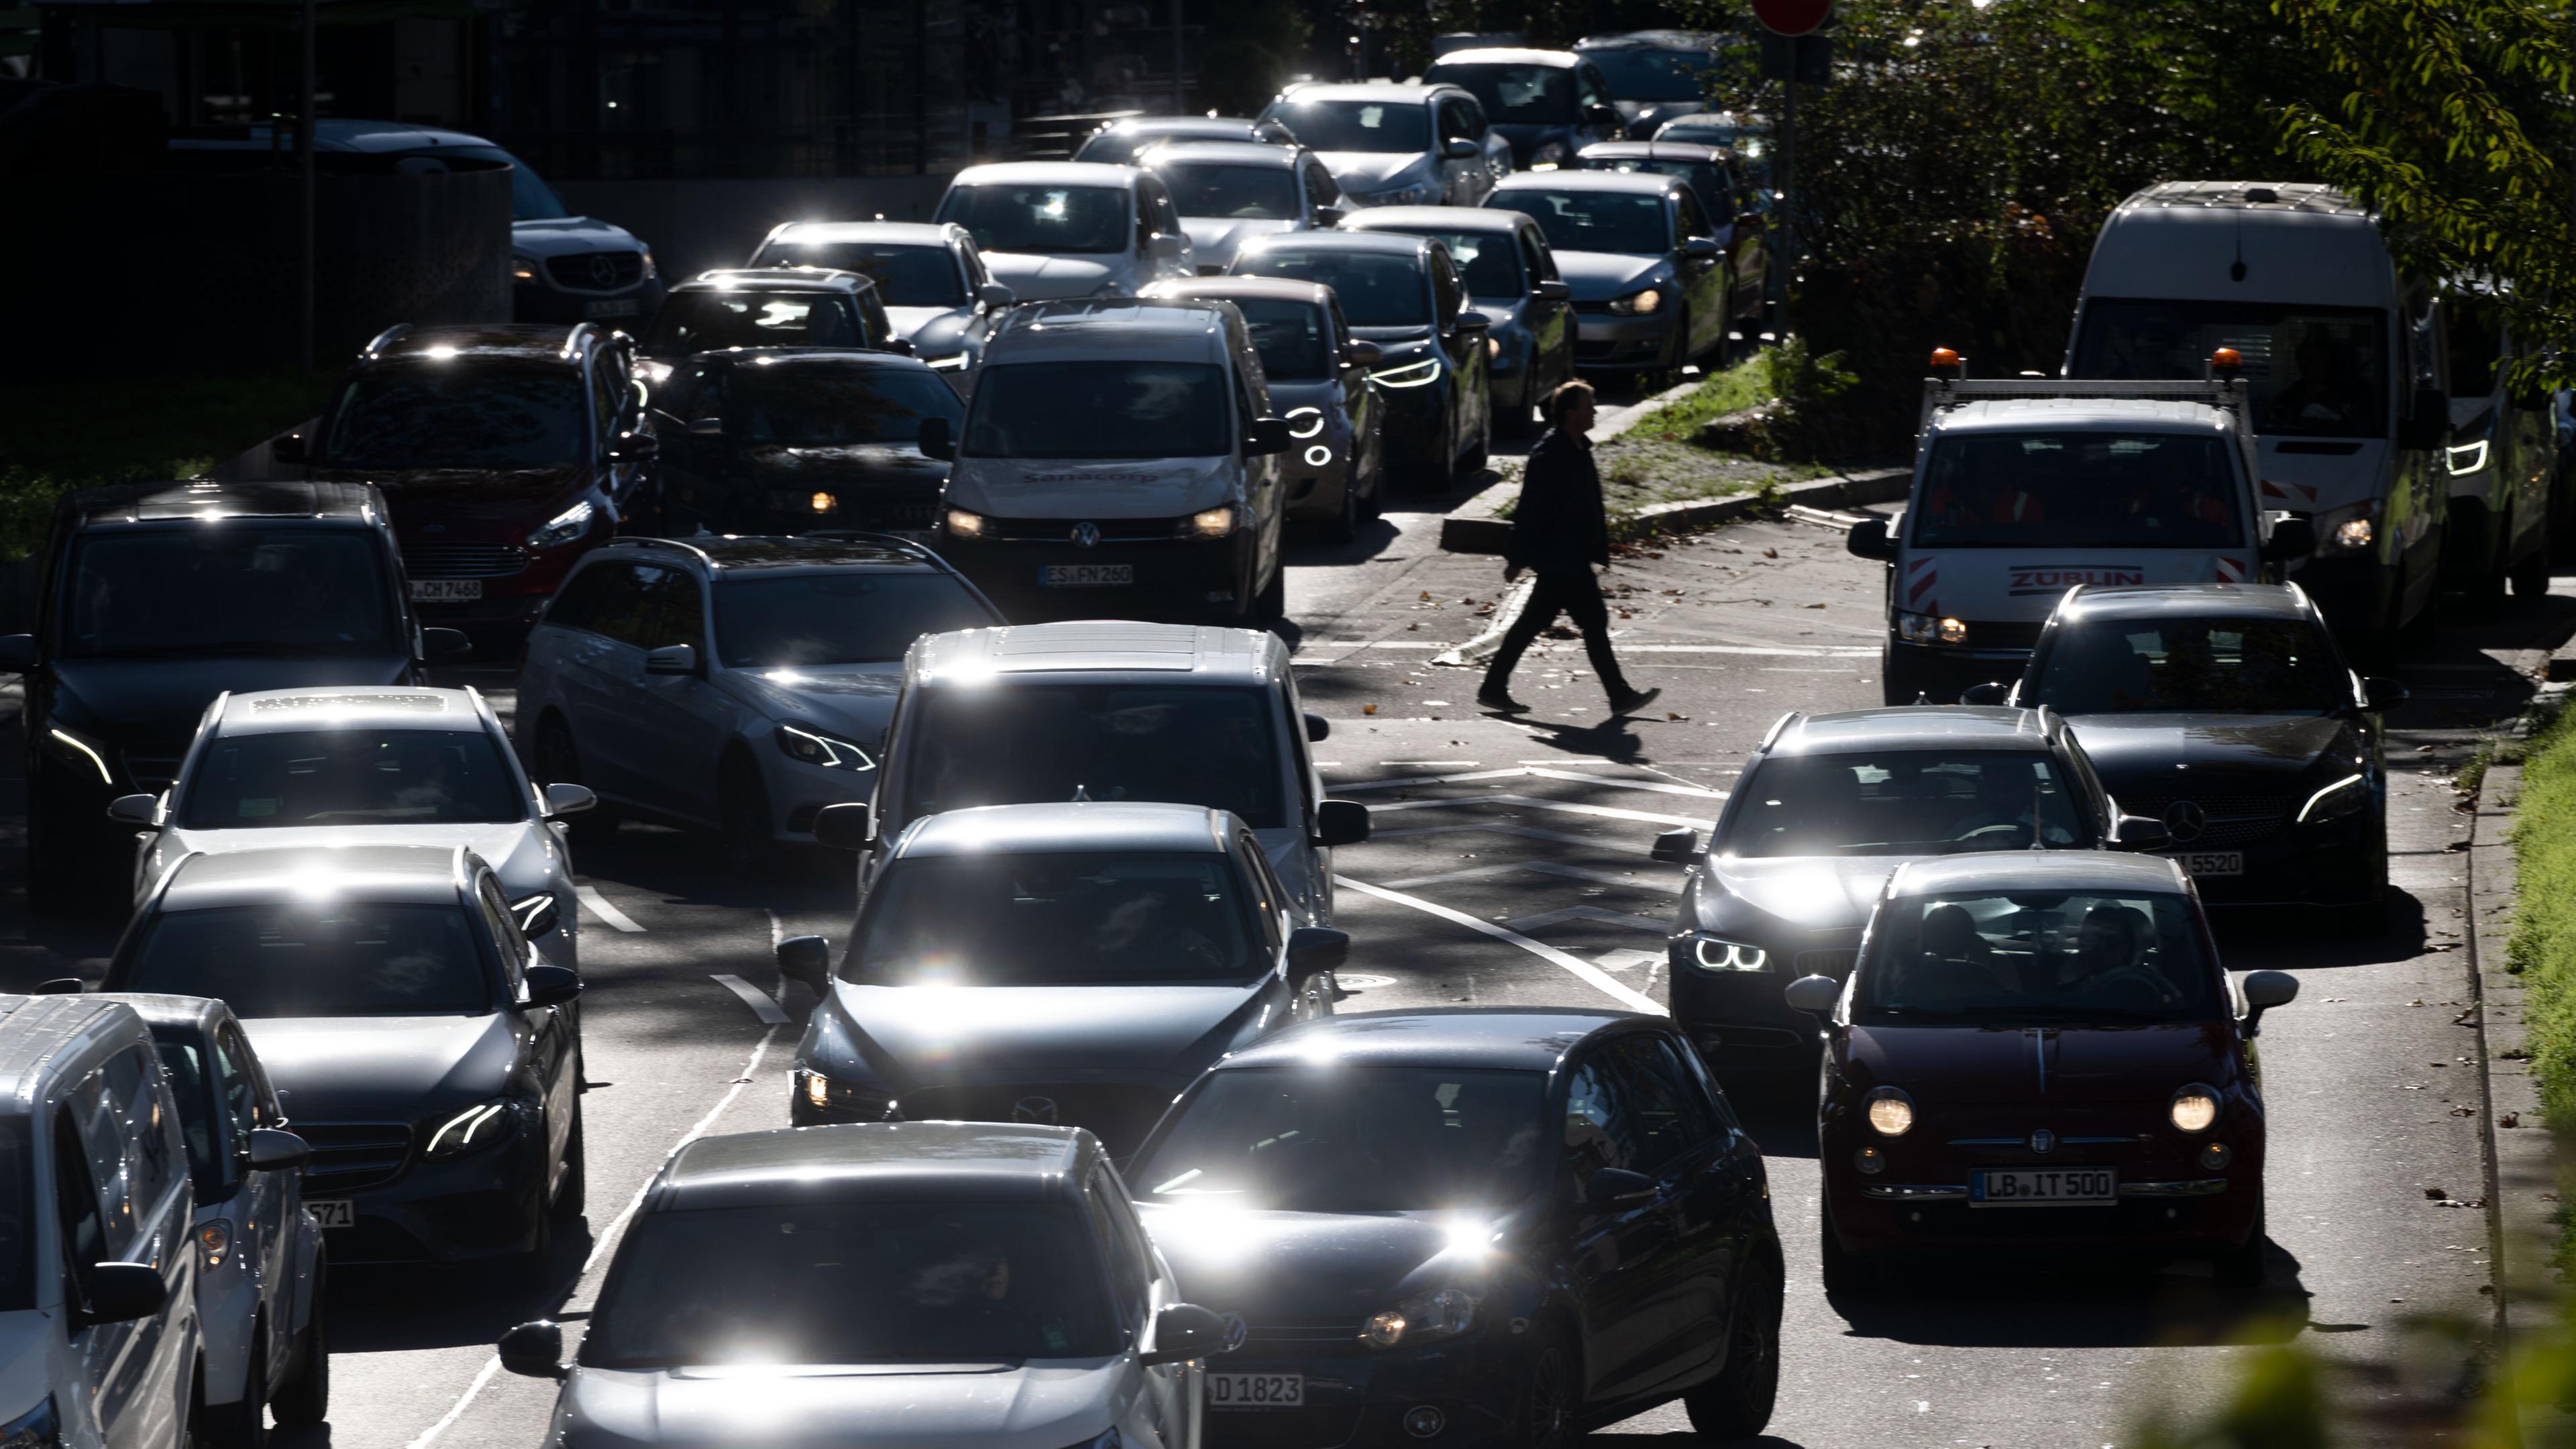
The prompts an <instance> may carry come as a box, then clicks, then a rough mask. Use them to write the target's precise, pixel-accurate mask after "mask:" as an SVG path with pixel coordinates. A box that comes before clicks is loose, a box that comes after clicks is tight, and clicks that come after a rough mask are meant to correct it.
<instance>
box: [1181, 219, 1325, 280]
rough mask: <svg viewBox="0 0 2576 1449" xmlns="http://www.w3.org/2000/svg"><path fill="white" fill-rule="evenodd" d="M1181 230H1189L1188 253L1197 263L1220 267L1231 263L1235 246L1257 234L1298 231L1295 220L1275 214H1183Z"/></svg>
mask: <svg viewBox="0 0 2576 1449" xmlns="http://www.w3.org/2000/svg"><path fill="white" fill-rule="evenodd" d="M1181 230H1182V231H1185V232H1187V233H1189V238H1190V255H1191V257H1192V259H1193V260H1195V261H1196V263H1197V264H1198V265H1199V266H1202V267H1216V268H1219V269H1223V268H1225V267H1229V266H1232V265H1233V264H1234V252H1235V249H1236V248H1237V247H1240V246H1242V245H1243V244H1244V243H1245V242H1248V241H1250V240H1252V239H1253V238H1254V237H1259V236H1276V235H1278V234H1279V233H1281V232H1287V231H1295V230H1297V223H1295V222H1293V221H1280V220H1278V219H1277V218H1275V217H1263V218H1250V217H1248V218H1244V219H1242V220H1237V219H1235V218H1233V217H1226V216H1185V217H1182V218H1181Z"/></svg>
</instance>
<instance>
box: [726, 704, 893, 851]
mask: <svg viewBox="0 0 2576 1449" xmlns="http://www.w3.org/2000/svg"><path fill="white" fill-rule="evenodd" d="M863 743H865V742H863ZM743 745H744V747H745V748H746V749H748V750H750V751H751V757H752V758H753V759H754V760H757V761H759V762H760V763H759V769H760V776H761V788H762V790H763V791H764V792H766V795H767V798H768V800H769V838H770V840H771V842H772V843H773V844H781V845H812V844H813V843H814V817H815V816H816V815H818V814H820V813H821V812H822V809H823V807H824V806H826V805H864V804H866V803H867V802H868V801H870V800H872V799H875V798H876V789H877V771H875V770H827V769H825V768H823V767H822V766H820V765H809V764H806V763H804V762H803V761H801V760H796V759H791V758H789V756H788V755H787V754H786V752H785V751H783V750H781V749H779V748H778V742H777V740H776V738H775V737H774V735H773V733H772V731H771V730H770V729H768V728H766V727H764V728H762V729H761V730H759V731H758V733H757V737H755V738H750V739H746V740H744V741H743ZM869 748H870V753H872V754H873V753H874V746H873V744H872V743H870V745H869Z"/></svg>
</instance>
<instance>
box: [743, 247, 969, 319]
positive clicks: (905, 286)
mask: <svg viewBox="0 0 2576 1449" xmlns="http://www.w3.org/2000/svg"><path fill="white" fill-rule="evenodd" d="M751 264H752V265H753V266H755V267H819V268H822V269H823V270H825V271H834V272H856V273H858V274H859V275H860V276H863V277H866V278H867V279H868V280H870V281H872V282H874V283H876V284H877V295H878V296H879V297H880V298H882V299H883V300H884V302H885V304H886V305H887V306H889V307H963V306H965V305H966V282H965V278H964V277H963V276H962V275H960V274H959V272H958V270H957V259H956V258H955V257H953V256H951V255H949V252H948V248H946V247H933V246H901V245H897V244H894V243H890V242H838V241H786V242H770V243H768V244H767V245H765V246H763V247H762V248H761V249H760V250H759V252H758V253H756V254H755V255H754V256H753V257H752V259H751Z"/></svg>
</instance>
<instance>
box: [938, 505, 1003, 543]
mask: <svg viewBox="0 0 2576 1449" xmlns="http://www.w3.org/2000/svg"><path fill="white" fill-rule="evenodd" d="M947 525H948V536H949V537H951V538H982V537H983V536H984V533H985V530H986V529H988V528H990V527H991V526H992V520H990V519H988V518H986V517H985V516H984V515H982V514H980V513H970V512H968V511H966V510H965V509H963V508H952V509H949V510H948V518H947Z"/></svg>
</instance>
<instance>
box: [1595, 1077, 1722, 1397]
mask: <svg viewBox="0 0 2576 1449" xmlns="http://www.w3.org/2000/svg"><path fill="white" fill-rule="evenodd" d="M1611 1057H1612V1059H1613V1061H1614V1062H1615V1064H1616V1066H1617V1068H1618V1071H1619V1074H1620V1077H1621V1080H1622V1083H1623V1085H1624V1086H1625V1087H1626V1088H1627V1090H1628V1093H1629V1100H1630V1101H1631V1103H1632V1104H1633V1106H1634V1109H1635V1113H1636V1123H1637V1137H1638V1144H1639V1147H1640V1149H1641V1155H1640V1156H1639V1158H1638V1167H1637V1170H1638V1171H1639V1172H1643V1173H1645V1174H1647V1175H1648V1176H1650V1177H1653V1178H1654V1179H1656V1181H1657V1182H1658V1183H1659V1184H1661V1188H1662V1192H1663V1199H1664V1202H1665V1204H1666V1208H1667V1211H1666V1216H1665V1220H1664V1237H1663V1241H1662V1243H1661V1245H1660V1248H1659V1252H1658V1257H1659V1259H1660V1261H1661V1263H1662V1264H1663V1268H1662V1271H1661V1272H1659V1273H1658V1274H1656V1284H1655V1293H1654V1297H1653V1300H1652V1302H1651V1303H1650V1304H1649V1305H1648V1306H1647V1307H1646V1310H1645V1312H1646V1315H1647V1316H1648V1318H1650V1319H1651V1320H1652V1324H1653V1327H1652V1330H1651V1331H1650V1332H1648V1333H1644V1334H1641V1335H1640V1337H1641V1338H1644V1339H1648V1340H1650V1346H1649V1347H1648V1349H1647V1350H1646V1354H1645V1357H1646V1360H1647V1365H1648V1366H1647V1368H1646V1370H1645V1372H1646V1374H1647V1376H1648V1377H1649V1378H1651V1379H1653V1380H1654V1381H1656V1382H1658V1383H1670V1382H1673V1381H1675V1380H1677V1379H1681V1378H1684V1377H1690V1376H1696V1375H1698V1374H1700V1373H1702V1372H1704V1371H1705V1370H1707V1369H1709V1368H1711V1367H1713V1366H1714V1365H1715V1363H1716V1361H1717V1358H1718V1355H1719V1352H1720V1350H1721V1347H1722V1346H1723V1345H1724V1343H1725V1341H1726V1333H1725V1329H1726V1320H1727V1303H1728V1290H1729V1288H1730V1286H1731V1284H1732V1275H1733V1269H1734V1261H1735V1254H1736V1238H1737V1236H1738V1233H1739V1228H1738V1219H1739V1217H1740V1216H1741V1211H1742V1205H1741V1204H1740V1203H1738V1202H1737V1201H1736V1200H1735V1199H1736V1194H1737V1192H1739V1191H1740V1190H1741V1189H1742V1187H1743V1186H1744V1182H1743V1174H1742V1173H1740V1172H1733V1171H1730V1168H1731V1167H1732V1165H1733V1164H1732V1159H1731V1157H1730V1155H1729V1154H1730V1152H1731V1150H1732V1148H1733V1146H1734V1140H1733V1135H1732V1134H1731V1133H1730V1132H1728V1131H1726V1130H1725V1129H1724V1128H1723V1127H1721V1125H1720V1124H1719V1122H1718V1119H1717V1115H1716V1112H1715V1109H1714V1107H1713V1105H1712V1104H1711V1103H1710V1102H1709V1100H1708V1098H1707V1096H1706V1094H1705V1093H1704V1092H1703V1090H1702V1089H1701V1087H1700V1084H1699V1081H1698V1079H1697V1078H1696V1077H1694V1076H1693V1075H1692V1074H1691V1072H1690V1069H1689V1068H1688V1067H1686V1066H1685V1065H1683V1063H1682V1059H1681V1056H1680V1054H1679V1053H1677V1052H1676V1051H1675V1050H1674V1044H1673V1042H1672V1041H1670V1040H1669V1039H1667V1038H1665V1037H1663V1036H1660V1035H1649V1034H1646V1033H1638V1034H1636V1035H1632V1036H1626V1037H1622V1038H1621V1039H1620V1040H1619V1041H1618V1042H1616V1043H1615V1044H1613V1046H1612V1048H1611Z"/></svg>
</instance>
